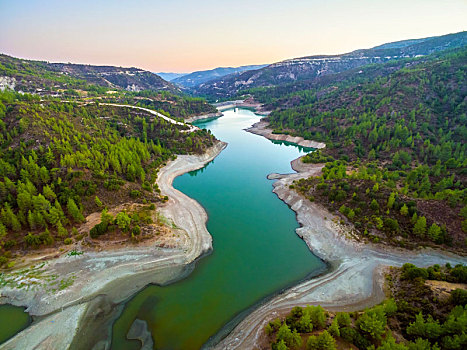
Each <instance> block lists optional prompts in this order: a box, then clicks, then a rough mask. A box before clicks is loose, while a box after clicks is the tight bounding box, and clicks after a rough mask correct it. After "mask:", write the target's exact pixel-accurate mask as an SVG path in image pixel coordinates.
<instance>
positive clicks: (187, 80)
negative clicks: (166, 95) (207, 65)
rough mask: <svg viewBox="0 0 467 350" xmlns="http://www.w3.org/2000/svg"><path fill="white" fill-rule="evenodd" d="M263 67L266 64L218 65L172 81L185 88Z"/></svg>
mask: <svg viewBox="0 0 467 350" xmlns="http://www.w3.org/2000/svg"><path fill="white" fill-rule="evenodd" d="M263 67H265V65H252V66H241V67H236V68H232V67H218V68H215V69H210V70H204V71H197V72H193V73H190V74H186V75H183V76H181V77H178V78H176V79H174V80H172V82H173V83H174V84H177V85H180V86H182V87H184V88H188V89H191V88H195V87H197V86H198V85H201V84H204V83H206V82H208V81H210V80H214V79H219V78H222V77H225V76H226V75H230V74H239V73H242V72H246V71H250V70H256V69H260V68H263Z"/></svg>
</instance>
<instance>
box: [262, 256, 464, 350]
mask: <svg viewBox="0 0 467 350" xmlns="http://www.w3.org/2000/svg"><path fill="white" fill-rule="evenodd" d="M465 283H467V267H465V266H463V265H457V266H455V267H452V266H451V265H449V264H446V266H443V267H441V266H439V265H434V266H431V267H429V268H417V267H416V266H414V265H411V264H405V265H404V266H403V267H402V268H392V269H391V271H390V272H389V273H388V274H387V285H388V290H389V294H390V298H388V299H387V300H386V301H385V302H383V303H382V304H380V305H376V306H374V307H372V308H369V309H366V310H364V311H357V312H337V313H331V312H328V311H326V310H324V309H323V308H322V307H321V306H307V307H305V308H302V307H298V306H297V307H294V308H293V309H292V310H291V311H290V313H288V314H287V315H286V316H285V317H282V318H276V319H275V320H273V321H271V322H269V323H268V324H267V326H266V328H265V330H264V331H265V337H266V338H265V339H264V343H268V344H269V346H268V348H269V347H270V348H271V349H273V350H287V349H307V350H336V349H362V350H367V349H373V350H375V349H377V350H430V349H432V350H445V349H446V350H448V349H449V350H450V349H465V347H466V346H467V333H466V330H467V291H466V290H465V289H462V287H459V284H465Z"/></svg>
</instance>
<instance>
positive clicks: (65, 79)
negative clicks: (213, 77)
mask: <svg viewBox="0 0 467 350" xmlns="http://www.w3.org/2000/svg"><path fill="white" fill-rule="evenodd" d="M0 77H9V78H11V79H14V86H15V89H16V90H17V91H23V92H28V93H45V92H47V91H55V92H57V91H59V90H64V89H69V88H75V89H82V90H89V89H91V91H92V90H96V87H102V88H108V89H123V90H127V91H142V90H167V91H172V92H177V91H179V90H178V89H177V88H176V87H175V86H174V85H172V84H171V83H168V82H167V81H165V80H163V79H162V78H161V77H159V76H158V75H156V74H154V73H151V72H148V71H145V70H142V69H139V68H122V67H113V66H92V65H84V64H71V63H49V62H44V61H31V60H23V59H19V58H14V57H10V56H7V55H0Z"/></svg>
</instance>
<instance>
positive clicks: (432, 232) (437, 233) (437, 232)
mask: <svg viewBox="0 0 467 350" xmlns="http://www.w3.org/2000/svg"><path fill="white" fill-rule="evenodd" d="M427 236H428V237H429V238H430V239H431V240H432V241H434V242H436V241H438V240H439V239H440V237H441V227H439V226H438V225H436V224H432V225H431V226H430V228H429V229H428V232H427Z"/></svg>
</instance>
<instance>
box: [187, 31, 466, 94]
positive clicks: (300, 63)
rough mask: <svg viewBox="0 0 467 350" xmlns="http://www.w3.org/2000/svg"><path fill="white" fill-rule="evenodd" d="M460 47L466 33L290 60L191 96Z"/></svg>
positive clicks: (236, 90)
mask: <svg viewBox="0 0 467 350" xmlns="http://www.w3.org/2000/svg"><path fill="white" fill-rule="evenodd" d="M407 44H408V45H407ZM464 45H467V32H466V31H464V32H459V33H453V34H447V35H443V36H437V37H430V38H422V39H410V40H402V41H399V42H393V43H387V44H383V45H380V46H376V47H375V48H371V49H360V50H355V51H352V52H349V53H344V54H341V55H314V56H304V57H299V58H291V59H287V60H284V61H281V62H276V63H273V64H270V65H269V66H266V67H263V68H261V69H257V70H250V71H246V72H242V73H240V74H235V75H228V76H225V77H222V78H219V79H215V80H211V81H209V82H206V83H203V84H200V85H198V86H195V87H193V88H192V92H193V93H194V94H195V95H199V96H206V97H209V98H210V99H212V100H215V99H225V98H230V97H233V96H236V95H237V94H238V93H239V92H240V91H242V90H245V89H251V88H255V87H268V86H278V85H282V84H287V83H292V82H293V83H295V82H299V81H303V80H313V79H316V78H317V77H321V76H323V75H329V74H334V73H339V72H343V71H346V70H349V69H354V68H358V67H360V66H364V65H368V64H375V63H384V62H388V61H390V60H397V59H403V58H410V57H417V56H423V55H428V54H431V53H433V52H438V51H443V50H446V49H449V48H456V47H461V46H464ZM395 46H401V47H395ZM385 47H386V48H385Z"/></svg>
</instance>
